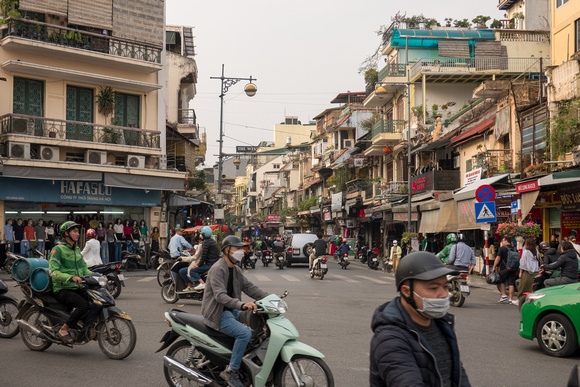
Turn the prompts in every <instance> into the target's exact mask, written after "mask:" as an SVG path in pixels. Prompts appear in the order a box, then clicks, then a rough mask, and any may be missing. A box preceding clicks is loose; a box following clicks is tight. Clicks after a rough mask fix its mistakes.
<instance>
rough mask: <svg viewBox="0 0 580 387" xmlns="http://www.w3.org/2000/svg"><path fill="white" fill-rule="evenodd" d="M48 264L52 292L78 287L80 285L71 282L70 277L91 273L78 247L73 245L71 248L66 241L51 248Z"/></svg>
mask: <svg viewBox="0 0 580 387" xmlns="http://www.w3.org/2000/svg"><path fill="white" fill-rule="evenodd" d="M48 266H49V273H50V277H51V278H52V291H53V292H58V291H59V290H61V289H79V288H80V287H81V285H79V284H77V283H76V282H72V281H71V278H72V277H82V276H84V275H90V274H93V273H92V272H91V271H90V270H89V269H88V268H87V264H86V262H85V260H84V259H83V256H82V255H81V249H80V247H78V246H76V245H75V247H74V250H73V248H72V246H71V245H69V244H68V243H66V244H61V245H56V246H55V247H53V248H52V251H51V252H50V258H49V260H48Z"/></svg>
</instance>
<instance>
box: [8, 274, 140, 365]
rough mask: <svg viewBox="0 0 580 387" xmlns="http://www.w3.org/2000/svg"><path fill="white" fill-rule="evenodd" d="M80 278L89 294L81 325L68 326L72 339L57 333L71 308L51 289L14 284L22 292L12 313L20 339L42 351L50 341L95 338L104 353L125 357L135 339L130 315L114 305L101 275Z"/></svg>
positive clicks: (68, 344)
mask: <svg viewBox="0 0 580 387" xmlns="http://www.w3.org/2000/svg"><path fill="white" fill-rule="evenodd" d="M81 279H82V280H83V281H82V283H83V284H84V285H86V287H87V292H88V293H89V295H90V297H91V309H90V310H89V312H87V314H85V315H84V316H83V317H82V319H81V320H82V321H83V326H82V328H81V329H72V328H70V329H69V334H70V338H71V339H72V342H69V341H68V340H66V341H65V338H63V337H61V336H60V335H59V333H58V332H59V329H60V328H61V327H62V325H63V324H64V323H65V322H66V321H67V320H68V319H69V316H70V312H71V308H69V307H67V306H66V305H63V304H61V303H60V302H58V301H57V299H56V298H54V294H53V293H52V291H50V292H45V293H40V292H36V291H35V290H33V289H32V287H31V286H30V284H28V283H27V282H21V283H19V284H18V286H20V289H21V290H22V293H23V294H24V300H22V301H21V302H20V304H19V310H20V311H19V312H18V315H17V316H16V320H17V322H18V326H19V327H20V333H21V336H22V341H24V344H25V345H26V346H27V347H28V348H30V349H31V350H33V351H44V350H45V349H47V348H48V347H50V346H51V345H52V344H58V345H64V346H66V347H70V348H73V346H75V345H78V344H86V343H88V342H90V341H93V340H95V341H98V342H99V347H100V348H101V351H103V353H104V354H105V355H106V356H107V357H109V358H111V359H116V360H120V359H124V358H126V357H127V356H129V355H130V354H131V352H133V349H134V348H135V344H136V342H137V332H136V331H135V326H134V325H133V322H132V321H131V317H129V316H128V315H127V314H126V313H124V312H123V311H122V310H121V309H119V308H117V307H116V306H115V300H114V298H113V297H112V296H111V295H110V294H109V292H108V291H107V290H106V289H105V286H106V285H107V280H106V279H105V278H104V277H102V276H100V275H94V274H93V275H88V276H83V277H81ZM79 324H80V323H79ZM65 337H66V336H65Z"/></svg>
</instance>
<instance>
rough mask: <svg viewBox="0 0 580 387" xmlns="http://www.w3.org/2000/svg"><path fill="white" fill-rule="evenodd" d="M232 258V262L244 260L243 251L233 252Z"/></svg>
mask: <svg viewBox="0 0 580 387" xmlns="http://www.w3.org/2000/svg"><path fill="white" fill-rule="evenodd" d="M232 258H233V259H234V261H236V262H240V261H241V260H242V258H244V250H236V251H234V253H233V254H232Z"/></svg>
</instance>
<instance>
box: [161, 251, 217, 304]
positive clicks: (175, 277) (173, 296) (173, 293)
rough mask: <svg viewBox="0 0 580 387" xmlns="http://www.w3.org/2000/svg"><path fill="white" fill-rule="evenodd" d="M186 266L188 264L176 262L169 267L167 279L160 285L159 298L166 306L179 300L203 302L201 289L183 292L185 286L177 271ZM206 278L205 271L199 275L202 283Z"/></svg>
mask: <svg viewBox="0 0 580 387" xmlns="http://www.w3.org/2000/svg"><path fill="white" fill-rule="evenodd" d="M187 266H189V263H186V262H181V261H176V262H175V263H174V264H173V266H172V267H171V271H170V272H169V277H168V278H167V279H166V280H165V281H164V282H163V284H162V285H161V298H162V299H163V301H165V302H167V303H168V304H175V303H176V302H177V300H180V299H192V300H196V301H202V300H203V289H199V290H194V291H187V292H186V291H185V288H186V287H187V284H186V283H185V281H184V280H183V278H181V276H180V275H179V269H181V268H183V267H187ZM208 271H209V270H208ZM206 278H207V271H206V272H205V273H203V274H202V275H201V279H203V280H204V281H205V279H206Z"/></svg>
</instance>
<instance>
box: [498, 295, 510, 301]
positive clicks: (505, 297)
mask: <svg viewBox="0 0 580 387" xmlns="http://www.w3.org/2000/svg"><path fill="white" fill-rule="evenodd" d="M507 300H508V298H507V296H501V298H500V299H499V301H498V302H506V301H507Z"/></svg>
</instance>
